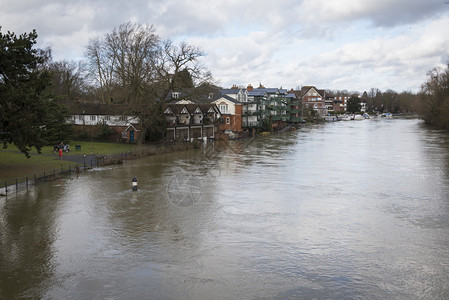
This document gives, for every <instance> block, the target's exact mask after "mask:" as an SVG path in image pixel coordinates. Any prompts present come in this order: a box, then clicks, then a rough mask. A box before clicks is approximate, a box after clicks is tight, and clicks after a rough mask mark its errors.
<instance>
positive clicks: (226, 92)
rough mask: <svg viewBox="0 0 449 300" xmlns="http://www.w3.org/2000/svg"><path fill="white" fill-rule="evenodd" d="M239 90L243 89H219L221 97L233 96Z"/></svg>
mask: <svg viewBox="0 0 449 300" xmlns="http://www.w3.org/2000/svg"><path fill="white" fill-rule="evenodd" d="M241 90H243V89H221V90H220V93H222V94H223V95H234V94H238V93H239V92H240V91H241Z"/></svg>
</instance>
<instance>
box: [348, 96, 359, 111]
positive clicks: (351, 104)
mask: <svg viewBox="0 0 449 300" xmlns="http://www.w3.org/2000/svg"><path fill="white" fill-rule="evenodd" d="M361 109H362V105H361V104H360V99H359V97H357V96H352V97H351V98H349V99H348V107H347V108H346V111H347V112H348V113H350V114H355V113H356V112H359V111H360V110H361Z"/></svg>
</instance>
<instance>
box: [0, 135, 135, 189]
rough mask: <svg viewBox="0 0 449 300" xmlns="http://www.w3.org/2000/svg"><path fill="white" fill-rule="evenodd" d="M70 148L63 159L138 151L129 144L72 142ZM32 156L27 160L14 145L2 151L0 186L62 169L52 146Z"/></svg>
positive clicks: (67, 164)
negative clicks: (77, 148)
mask: <svg viewBox="0 0 449 300" xmlns="http://www.w3.org/2000/svg"><path fill="white" fill-rule="evenodd" d="M75 145H80V146H81V149H80V150H75ZM70 148H71V151H70V152H64V153H63V158H66V157H67V156H75V155H111V154H119V153H123V152H134V151H136V149H138V147H137V146H136V145H129V144H115V143H101V142H93V143H92V142H80V141H72V143H71V144H70ZM30 155H31V157H30V158H26V156H25V155H24V154H23V153H21V152H20V151H19V149H17V147H15V146H14V145H8V148H6V149H3V148H2V149H1V150H0V186H3V185H4V184H5V182H7V183H8V184H13V183H14V182H15V180H16V179H18V180H19V181H20V180H21V179H24V178H25V177H26V176H33V174H38V173H42V172H44V171H49V170H53V169H59V168H61V160H60V158H59V154H58V153H55V152H53V147H52V146H46V147H43V148H42V151H41V154H38V153H37V151H36V149H33V150H32V151H31V152H30ZM62 165H63V166H64V167H65V168H68V167H69V166H70V165H74V163H73V162H70V161H65V160H63V162H62Z"/></svg>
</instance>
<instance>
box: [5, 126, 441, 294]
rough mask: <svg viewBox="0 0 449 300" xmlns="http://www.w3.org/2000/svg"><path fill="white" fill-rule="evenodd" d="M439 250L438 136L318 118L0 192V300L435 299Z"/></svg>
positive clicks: (438, 285)
mask: <svg viewBox="0 0 449 300" xmlns="http://www.w3.org/2000/svg"><path fill="white" fill-rule="evenodd" d="M133 177H136V178H137V180H138V191H132V190H131V187H132V183H131V180H132V178H133ZM448 245H449V136H448V135H447V134H446V133H444V132H441V131H435V130H431V129H429V128H426V127H425V126H424V125H422V123H421V122H420V121H419V120H408V119H395V118H393V119H376V120H363V121H353V122H337V123H327V124H321V125H314V126H304V127H302V128H301V129H299V130H297V131H294V132H289V133H286V134H280V135H271V136H267V137H259V138H256V139H251V140H240V141H232V142H227V143H224V142H221V143H220V142H215V143H208V144H207V145H205V146H202V147H201V149H197V150H192V151H187V152H182V153H172V154H166V155H161V156H154V157H146V158H143V159H139V160H133V161H126V162H125V164H124V165H122V166H109V167H103V168H98V169H94V170H91V171H88V172H86V173H84V174H81V176H80V177H79V178H76V177H75V176H73V177H72V178H66V179H58V180H55V181H52V182H46V183H43V184H39V185H37V186H33V187H30V188H29V189H28V190H27V191H23V192H19V193H16V194H14V193H12V194H9V195H8V196H7V197H2V198H0V299H273V298H275V299H314V298H315V299H448V298H449V247H448Z"/></svg>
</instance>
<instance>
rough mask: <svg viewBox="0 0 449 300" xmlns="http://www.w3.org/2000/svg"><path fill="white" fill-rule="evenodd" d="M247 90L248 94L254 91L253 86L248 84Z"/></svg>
mask: <svg viewBox="0 0 449 300" xmlns="http://www.w3.org/2000/svg"><path fill="white" fill-rule="evenodd" d="M246 90H247V91H248V92H252V91H253V86H252V85H251V84H248V86H247V87H246Z"/></svg>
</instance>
